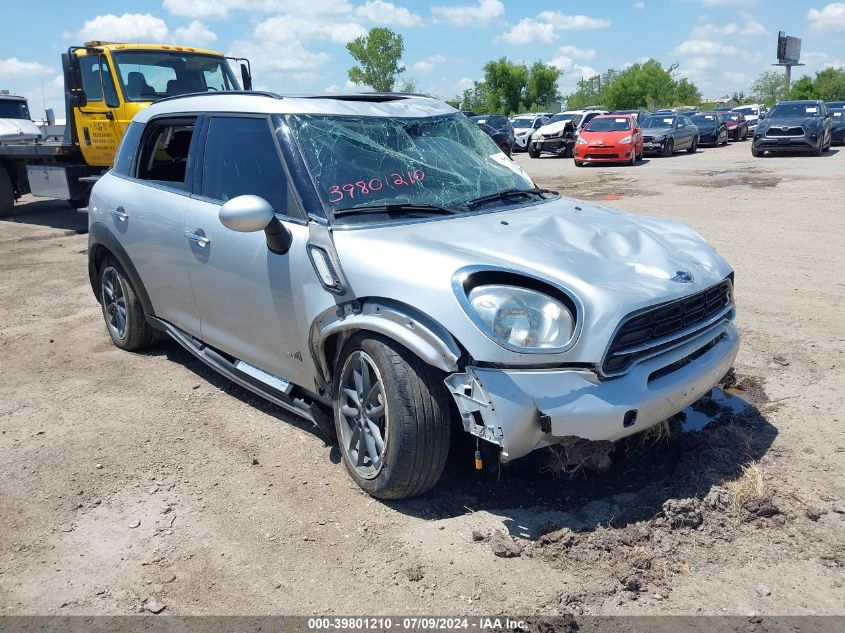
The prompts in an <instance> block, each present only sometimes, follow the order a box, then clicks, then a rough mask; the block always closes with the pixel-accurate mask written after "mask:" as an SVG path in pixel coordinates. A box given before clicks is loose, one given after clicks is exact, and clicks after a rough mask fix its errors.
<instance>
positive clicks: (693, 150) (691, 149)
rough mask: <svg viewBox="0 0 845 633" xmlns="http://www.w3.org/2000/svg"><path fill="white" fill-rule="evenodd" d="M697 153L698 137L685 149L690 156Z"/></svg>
mask: <svg viewBox="0 0 845 633" xmlns="http://www.w3.org/2000/svg"><path fill="white" fill-rule="evenodd" d="M697 151H698V137H697V136H696V137H694V138H693V139H692V144H691V145H690V146H689V149H687V152H688V153H690V154H695V153H696V152H697Z"/></svg>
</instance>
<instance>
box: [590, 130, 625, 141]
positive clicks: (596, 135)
mask: <svg viewBox="0 0 845 633" xmlns="http://www.w3.org/2000/svg"><path fill="white" fill-rule="evenodd" d="M633 134H634V132H633V130H624V131H622V132H591V131H590V130H581V137H582V138H583V139H584V140H585V141H587V142H588V143H598V142H599V141H604V142H605V143H616V142H617V141H619V139H622V138H625V137H626V136H633Z"/></svg>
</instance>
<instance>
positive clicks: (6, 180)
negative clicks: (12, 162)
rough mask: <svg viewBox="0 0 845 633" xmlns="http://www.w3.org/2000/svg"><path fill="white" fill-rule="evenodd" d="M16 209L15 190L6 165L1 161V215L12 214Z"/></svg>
mask: <svg viewBox="0 0 845 633" xmlns="http://www.w3.org/2000/svg"><path fill="white" fill-rule="evenodd" d="M14 210H15V190H14V188H13V187H12V179H11V178H10V177H9V172H8V171H6V167H4V166H3V164H2V163H0V217H2V216H4V215H11V214H12V213H14Z"/></svg>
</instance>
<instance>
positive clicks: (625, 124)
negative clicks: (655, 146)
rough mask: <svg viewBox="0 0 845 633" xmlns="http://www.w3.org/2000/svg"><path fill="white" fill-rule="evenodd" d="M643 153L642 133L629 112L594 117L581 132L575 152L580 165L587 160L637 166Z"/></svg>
mask: <svg viewBox="0 0 845 633" xmlns="http://www.w3.org/2000/svg"><path fill="white" fill-rule="evenodd" d="M642 155H643V133H642V130H640V127H639V125H638V124H637V120H636V119H635V118H634V117H633V116H632V115H630V114H603V115H599V116H597V117H594V118H593V119H592V120H591V121H590V122H589V123H588V124H587V125H585V126H584V127H583V128H582V129H581V131H580V132H579V134H578V140H577V141H576V142H575V149H574V151H573V154H572V156H573V158H574V159H575V165H576V166H577V167H583V166H584V164H585V163H628V164H630V165H636V164H637V161H638V160H639V159H640V158H642Z"/></svg>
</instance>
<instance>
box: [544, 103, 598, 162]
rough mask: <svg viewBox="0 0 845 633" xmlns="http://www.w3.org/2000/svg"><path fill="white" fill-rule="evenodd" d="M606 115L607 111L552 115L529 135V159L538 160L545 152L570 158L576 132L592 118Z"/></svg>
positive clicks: (568, 111) (571, 111)
mask: <svg viewBox="0 0 845 633" xmlns="http://www.w3.org/2000/svg"><path fill="white" fill-rule="evenodd" d="M607 113H608V112H607V110H567V111H566V112H561V113H560V114H556V115H554V116H553V117H552V118H551V119H549V120H548V121H546V123H545V125H543V127H541V128H540V129H538V130H537V131H536V132H534V134H532V135H531V142H530V143H529V144H528V155H529V156H530V157H531V158H539V157H540V155H541V154H542V153H543V152H547V153H551V154H557V155H558V156H563V157H564V158H570V157H571V156H572V148H573V147H574V146H575V139H576V138H577V137H578V132H579V131H580V130H581V129H582V128H583V127H584V126H585V125H587V123H589V122H590V121H592V119H593V117H597V116H598V115H600V114H607Z"/></svg>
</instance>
